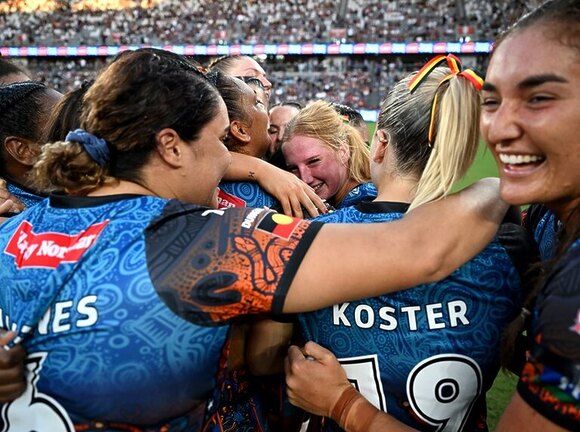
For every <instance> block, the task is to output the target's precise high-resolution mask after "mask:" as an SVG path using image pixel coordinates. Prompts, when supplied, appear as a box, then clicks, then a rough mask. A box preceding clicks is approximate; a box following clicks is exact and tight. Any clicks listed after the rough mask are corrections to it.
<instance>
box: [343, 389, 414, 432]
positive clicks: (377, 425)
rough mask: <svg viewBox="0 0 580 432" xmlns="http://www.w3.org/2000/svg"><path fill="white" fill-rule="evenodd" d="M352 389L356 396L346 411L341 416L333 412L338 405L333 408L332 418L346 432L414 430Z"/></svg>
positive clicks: (407, 431) (399, 431)
mask: <svg viewBox="0 0 580 432" xmlns="http://www.w3.org/2000/svg"><path fill="white" fill-rule="evenodd" d="M347 391H349V392H350V390H347ZM352 391H353V392H354V393H356V396H355V400H354V402H353V403H352V406H351V408H350V409H349V410H348V412H346V413H343V414H342V416H341V415H339V413H338V412H336V413H335V412H334V411H335V410H336V408H340V407H335V410H333V420H334V421H336V422H337V423H338V425H339V426H340V427H341V428H342V429H344V430H345V431H346V432H384V431H387V430H388V431H391V432H411V431H414V430H415V429H412V428H410V427H408V426H407V425H405V424H403V423H401V422H400V421H398V420H397V419H395V418H394V417H391V416H390V415H389V414H387V413H384V412H382V411H380V410H378V409H377V408H375V406H373V405H372V404H371V403H370V402H369V401H368V400H366V399H365V398H364V397H363V396H362V395H361V394H360V393H358V392H357V391H356V390H355V389H354V388H353V389H352ZM335 416H336V417H335ZM341 417H342V418H341Z"/></svg>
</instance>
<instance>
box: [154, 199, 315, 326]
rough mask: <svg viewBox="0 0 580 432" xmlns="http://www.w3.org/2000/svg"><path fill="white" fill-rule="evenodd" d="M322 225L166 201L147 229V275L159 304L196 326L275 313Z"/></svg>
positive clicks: (253, 210) (262, 213) (261, 211)
mask: <svg viewBox="0 0 580 432" xmlns="http://www.w3.org/2000/svg"><path fill="white" fill-rule="evenodd" d="M321 226H322V225H321V224H319V223H316V222H310V221H305V220H302V219H295V218H291V217H289V216H285V215H282V214H279V213H276V212H273V211H270V210H267V209H258V208H232V209H226V210H212V209H200V208H199V207H194V206H189V207H188V206H187V205H183V204H181V203H178V202H170V203H169V204H168V207H167V209H166V211H165V212H164V215H163V216H162V217H160V218H159V219H158V220H156V221H154V222H153V223H152V224H151V225H150V226H149V228H148V229H147V231H146V248H147V251H146V252H147V265H148V268H149V273H150V277H151V280H152V283H153V285H154V286H155V288H156V290H157V292H158V293H159V295H160V296H161V298H162V299H163V300H164V302H165V303H166V304H167V305H168V306H169V307H170V308H171V309H172V310H173V311H174V312H175V313H177V314H178V315H179V316H181V317H183V318H185V319H187V320H188V321H191V322H194V323H196V324H200V325H219V324H223V323H225V322H227V321H230V320H232V319H234V318H238V317H241V316H243V315H249V314H261V313H273V314H278V313H281V312H282V307H283V304H284V300H285V298H286V294H287V291H288V288H289V287H290V284H291V283H292V280H293V278H294V275H295V274H296V272H297V270H298V266H299V265H300V262H301V261H302V259H303V257H304V255H305V254H306V252H307V250H308V248H309V246H310V244H311V243H312V241H313V240H314V237H315V236H316V234H317V233H318V231H319V229H320V227H321Z"/></svg>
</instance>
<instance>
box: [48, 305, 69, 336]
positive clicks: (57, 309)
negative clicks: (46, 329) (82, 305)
mask: <svg viewBox="0 0 580 432" xmlns="http://www.w3.org/2000/svg"><path fill="white" fill-rule="evenodd" d="M72 305H73V302H72V301H70V300H69V301H64V302H58V303H56V304H55V305H54V318H53V319H52V331H53V332H54V333H61V332H64V331H67V330H70V320H69V318H70V312H68V310H69V309H70V308H71V307H72ZM63 321H66V323H63Z"/></svg>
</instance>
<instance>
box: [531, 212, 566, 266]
mask: <svg viewBox="0 0 580 432" xmlns="http://www.w3.org/2000/svg"><path fill="white" fill-rule="evenodd" d="M523 225H524V227H525V228H526V229H527V230H528V232H530V233H532V235H533V236H534V239H535V240H536V243H537V244H538V247H539V248H540V257H541V259H542V261H547V260H550V259H552V258H554V255H555V253H556V248H557V247H558V237H559V235H560V232H561V230H562V224H561V223H560V221H559V220H558V218H557V217H556V215H555V214H554V213H552V212H551V211H550V210H548V208H547V207H546V206H544V205H540V204H534V205H531V206H530V207H529V208H528V209H527V210H526V212H525V217H524V223H523Z"/></svg>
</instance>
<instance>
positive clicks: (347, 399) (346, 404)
mask: <svg viewBox="0 0 580 432" xmlns="http://www.w3.org/2000/svg"><path fill="white" fill-rule="evenodd" d="M359 395H360V393H359V392H358V391H356V389H355V388H354V387H353V386H352V385H350V384H349V386H348V388H346V389H345V390H344V391H343V392H342V394H341V395H340V397H339V398H338V401H336V403H335V404H334V407H333V408H332V411H331V417H332V418H333V419H334V421H336V422H337V423H338V424H343V418H344V420H346V417H347V415H348V411H349V410H350V408H351V407H352V405H353V403H354V401H355V400H356V399H357V398H358V397H359Z"/></svg>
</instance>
